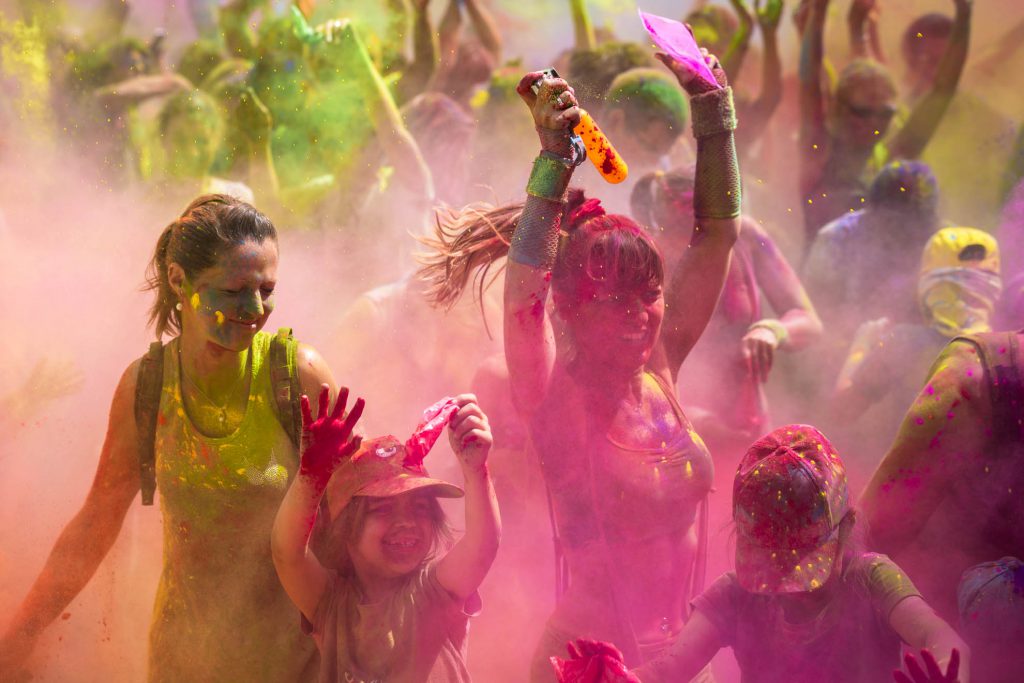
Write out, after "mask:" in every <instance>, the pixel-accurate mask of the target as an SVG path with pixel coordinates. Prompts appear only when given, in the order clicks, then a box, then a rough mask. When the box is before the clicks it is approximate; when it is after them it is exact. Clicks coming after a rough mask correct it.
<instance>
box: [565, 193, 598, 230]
mask: <svg viewBox="0 0 1024 683" xmlns="http://www.w3.org/2000/svg"><path fill="white" fill-rule="evenodd" d="M607 214H608V212H607V211H605V210H604V207H603V206H601V200H600V199H598V198H597V197H591V198H590V199H588V200H587V201H585V202H583V203H582V204H580V205H579V206H577V207H576V208H575V209H573V210H572V211H571V212H570V213H569V225H572V226H575V225H580V224H581V223H583V222H585V221H589V220H590V219H591V218H598V217H600V216H605V215H607Z"/></svg>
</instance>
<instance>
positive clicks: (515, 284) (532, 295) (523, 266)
mask: <svg viewBox="0 0 1024 683" xmlns="http://www.w3.org/2000/svg"><path fill="white" fill-rule="evenodd" d="M535 85H537V86H538V87H537V92H536V93H534V90H533V88H534V86H535ZM517 91H518V92H519V95H520V97H522V98H523V101H524V102H526V104H527V106H529V107H530V110H531V112H532V113H533V119H534V123H535V124H536V125H537V132H538V134H539V135H540V141H541V150H542V151H541V153H540V156H538V157H537V159H536V161H535V162H534V165H533V172H532V173H531V174H530V181H529V183H528V184H527V186H526V192H527V195H528V196H527V198H526V204H525V205H524V207H523V213H522V216H521V217H520V218H519V221H518V224H517V225H516V229H515V232H514V233H513V235H512V245H511V247H510V249H509V253H508V271H507V273H506V275H505V358H506V361H507V362H508V370H509V381H510V383H511V385H512V399H513V401H514V402H515V404H516V408H517V409H518V410H519V411H520V413H521V414H523V416H524V417H526V418H528V417H529V416H530V415H531V414H532V413H533V411H534V410H535V409H536V407H537V406H538V405H539V404H540V401H541V399H542V398H543V397H544V395H545V394H546V393H547V387H548V382H549V380H550V378H551V371H552V368H553V367H554V362H555V337H554V332H553V331H552V327H551V320H550V319H549V317H548V313H547V308H546V304H547V299H548V292H549V291H550V289H551V271H552V269H553V268H554V266H555V258H556V256H557V253H558V227H559V224H560V223H561V217H562V208H563V206H564V204H565V195H566V191H567V189H568V187H569V179H570V178H571V177H572V170H573V167H574V165H573V152H572V146H571V143H570V140H569V138H570V135H571V131H572V129H573V127H574V126H575V125H576V124H577V123H579V118H580V110H579V108H578V107H577V106H576V96H575V95H574V94H573V92H572V88H570V87H569V85H568V84H567V83H566V82H565V81H564V80H562V79H560V78H545V77H544V75H543V74H542V73H541V72H533V73H529V74H527V75H526V76H524V77H523V79H522V81H520V83H519V86H518V88H517Z"/></svg>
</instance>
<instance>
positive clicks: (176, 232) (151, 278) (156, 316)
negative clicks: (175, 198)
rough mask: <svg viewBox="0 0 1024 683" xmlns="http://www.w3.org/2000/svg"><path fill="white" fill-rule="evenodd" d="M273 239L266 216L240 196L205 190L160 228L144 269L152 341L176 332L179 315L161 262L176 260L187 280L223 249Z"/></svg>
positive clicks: (274, 230)
mask: <svg viewBox="0 0 1024 683" xmlns="http://www.w3.org/2000/svg"><path fill="white" fill-rule="evenodd" d="M267 239H271V240H274V241H275V242H276V241H277V230H276V229H275V228H274V224H273V223H271V222H270V219H269V218H267V217H266V216H264V215H263V214H262V213H260V212H259V211H257V210H256V209H255V208H254V207H252V206H251V205H249V204H246V203H245V202H243V201H241V200H240V199H235V198H234V197H231V196H228V195H224V194H207V195H203V196H201V197H196V198H195V199H194V200H192V203H191V204H189V205H188V206H187V207H186V208H185V210H184V211H183V212H182V214H181V216H179V217H178V219H177V220H175V221H174V222H173V223H171V224H170V225H168V226H167V227H166V228H164V230H163V232H162V233H160V239H159V240H157V243H156V251H155V252H154V253H153V258H152V259H151V260H150V262H149V268H148V269H147V271H146V287H145V289H146V290H147V291H150V290H151V291H154V292H156V300H155V301H154V302H153V305H152V307H150V309H149V324H150V325H152V326H153V329H154V331H155V332H156V336H157V339H159V338H160V337H163V335H164V334H165V333H168V332H169V333H171V334H177V333H179V332H181V314H180V313H179V312H178V311H177V309H176V308H175V304H176V303H178V301H177V297H176V295H175V292H174V290H173V289H171V283H170V281H169V280H168V278H167V266H168V265H169V264H171V263H177V264H178V265H179V266H181V268H182V269H183V270H184V271H185V275H186V276H187V277H188V278H189V279H190V280H193V279H195V278H196V277H197V276H198V275H199V274H200V273H202V272H203V271H204V270H206V269H207V268H211V267H213V266H214V265H216V263H217V260H218V259H219V258H220V256H221V254H223V253H224V251H226V250H228V249H230V248H231V247H234V246H237V245H239V244H242V243H243V242H246V241H248V240H254V241H256V242H258V243H260V244H262V243H263V242H264V241H265V240H267Z"/></svg>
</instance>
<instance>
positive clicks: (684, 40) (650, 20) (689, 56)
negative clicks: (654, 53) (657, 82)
mask: <svg viewBox="0 0 1024 683" xmlns="http://www.w3.org/2000/svg"><path fill="white" fill-rule="evenodd" d="M637 11H638V12H639V13H640V21H641V22H643V25H644V28H645V29H647V33H649V34H650V36H651V39H652V40H653V41H654V44H655V45H657V46H658V47H659V48H660V49H661V51H662V52H665V53H666V54H668V55H671V56H672V57H675V58H676V59H678V60H679V61H680V62H684V63H686V64H689V65H690V66H692V67H693V68H694V69H695V70H696V71H697V73H698V74H700V77H701V78H703V79H704V80H706V81H707V82H708V83H714V84H715V85H717V84H718V80H717V79H716V78H715V75H714V74H713V73H711V69H710V68H708V65H707V63H706V62H705V61H704V56H703V55H702V54H701V53H700V46H699V45H697V41H696V40H694V39H693V34H692V33H690V29H688V28H686V26H684V25H683V24H682V23H680V22H678V21H675V20H673V19H667V18H665V17H659V16H658V15H656V14H648V13H647V12H644V11H642V10H637ZM718 87H721V86H718Z"/></svg>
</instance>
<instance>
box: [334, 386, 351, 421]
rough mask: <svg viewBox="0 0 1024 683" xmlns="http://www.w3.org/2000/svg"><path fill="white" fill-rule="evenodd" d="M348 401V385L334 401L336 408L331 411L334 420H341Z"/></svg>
mask: <svg viewBox="0 0 1024 683" xmlns="http://www.w3.org/2000/svg"><path fill="white" fill-rule="evenodd" d="M347 403H348V387H342V388H341V390H340V391H339V392H338V398H337V400H335V401H334V410H333V411H332V412H331V419H332V420H340V419H341V416H342V415H344V414H345V404H347Z"/></svg>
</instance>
